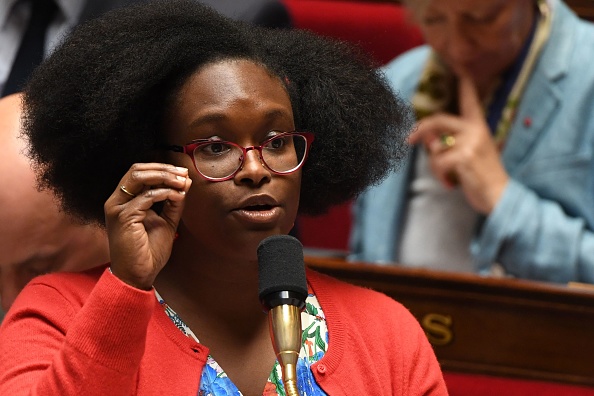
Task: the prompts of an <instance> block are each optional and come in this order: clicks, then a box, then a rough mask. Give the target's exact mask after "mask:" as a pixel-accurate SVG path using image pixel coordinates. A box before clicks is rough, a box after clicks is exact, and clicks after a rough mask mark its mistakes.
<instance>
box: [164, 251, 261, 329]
mask: <svg viewBox="0 0 594 396" xmlns="http://www.w3.org/2000/svg"><path fill="white" fill-rule="evenodd" d="M155 288H156V289H157V290H158V291H159V293H160V294H161V296H162V297H163V299H164V300H165V301H166V302H167V303H168V304H169V305H170V306H171V307H172V308H173V309H174V310H175V311H176V312H178V311H179V312H178V313H179V314H180V316H181V312H182V311H183V312H192V313H194V314H198V313H200V314H201V315H204V316H207V317H210V318H211V319H214V318H215V317H217V318H218V320H221V321H223V322H226V321H237V320H238V319H241V320H243V321H244V322H246V324H247V323H249V322H250V321H253V320H254V318H255V319H256V322H259V319H260V318H259V317H260V316H263V317H265V315H262V307H261V305H260V302H259V298H258V264H257V262H250V261H249V260H241V259H231V258H228V257H224V256H221V255H216V254H209V251H207V250H206V249H197V248H196V244H194V243H193V242H192V241H189V240H186V241H181V240H180V241H176V242H175V243H174V249H173V251H172V254H171V257H170V259H169V261H168V263H167V265H166V266H165V267H164V268H163V270H162V271H161V273H160V274H159V275H158V276H157V279H156V280H155ZM182 318H184V317H183V316H182ZM254 325H258V324H256V323H254Z"/></svg>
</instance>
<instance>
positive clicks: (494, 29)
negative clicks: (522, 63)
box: [411, 0, 536, 85]
mask: <svg viewBox="0 0 594 396" xmlns="http://www.w3.org/2000/svg"><path fill="white" fill-rule="evenodd" d="M413 1H416V0H413ZM535 4H536V3H535V0H480V1H477V0H428V1H425V2H424V3H423V5H416V6H415V5H414V3H411V7H412V8H413V12H414V15H415V18H416V19H417V22H418V23H419V24H420V27H421V30H422V31H423V34H424V36H425V40H426V41H427V43H428V44H429V45H430V46H431V47H432V48H433V49H434V50H435V51H436V52H437V53H438V54H439V55H440V56H441V58H442V59H443V60H444V61H445V62H446V63H447V64H448V65H449V67H450V68H451V69H452V70H453V72H454V73H455V74H457V75H460V74H461V73H464V72H466V73H469V74H470V75H471V76H472V77H473V80H474V81H475V82H476V83H477V84H478V85H484V84H488V83H489V82H493V81H494V80H495V79H496V78H497V77H498V76H499V75H500V74H501V73H502V72H504V71H505V70H506V69H507V68H508V67H509V66H510V65H511V64H512V63H513V62H514V60H515V59H516V57H517V56H518V55H519V52H520V50H521V49H522V46H523V45H524V42H525V41H526V39H527V38H528V36H529V34H530V30H531V26H532V21H533V18H534V15H535V7H536V5H535Z"/></svg>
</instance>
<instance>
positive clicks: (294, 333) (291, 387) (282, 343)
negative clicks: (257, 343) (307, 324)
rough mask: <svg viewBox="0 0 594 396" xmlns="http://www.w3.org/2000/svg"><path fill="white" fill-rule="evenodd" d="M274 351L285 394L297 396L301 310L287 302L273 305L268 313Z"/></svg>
mask: <svg viewBox="0 0 594 396" xmlns="http://www.w3.org/2000/svg"><path fill="white" fill-rule="evenodd" d="M268 324H269V326H270V334H271V335H272V346H273V348H274V353H275V354H276V357H277V359H278V362H279V364H280V365H281V369H282V373H283V383H284V385H285V392H286V394H287V396H299V391H298V389H297V360H298V359H299V350H300V349H301V311H300V309H299V307H296V306H294V305H289V304H283V305H279V306H277V307H274V308H272V309H271V310H270V312H269V313H268Z"/></svg>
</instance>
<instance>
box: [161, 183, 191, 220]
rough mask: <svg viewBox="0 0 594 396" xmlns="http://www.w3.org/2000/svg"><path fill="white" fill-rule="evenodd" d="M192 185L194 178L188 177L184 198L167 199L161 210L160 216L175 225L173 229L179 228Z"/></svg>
mask: <svg viewBox="0 0 594 396" xmlns="http://www.w3.org/2000/svg"><path fill="white" fill-rule="evenodd" d="M191 185H192V179H190V178H189V177H188V178H187V179H186V186H185V188H184V199H182V200H179V201H178V200H167V201H165V205H164V206H163V210H162V211H161V214H160V216H161V217H162V218H164V219H165V220H167V222H168V223H169V224H170V225H171V226H172V227H173V229H174V230H175V229H177V226H178V224H179V221H180V219H181V216H182V213H183V211H184V206H185V202H186V199H185V198H186V195H187V192H188V191H189V189H190V186H191Z"/></svg>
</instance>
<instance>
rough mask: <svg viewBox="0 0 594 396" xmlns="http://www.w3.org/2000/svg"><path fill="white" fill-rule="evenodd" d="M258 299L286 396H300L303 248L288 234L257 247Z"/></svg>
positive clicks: (275, 237)
mask: <svg viewBox="0 0 594 396" xmlns="http://www.w3.org/2000/svg"><path fill="white" fill-rule="evenodd" d="M258 270H259V282H258V283H259V294H258V295H259V297H260V302H261V303H262V306H263V308H264V310H265V312H268V327H269V331H270V338H271V340H272V347H273V348H274V353H275V354H276V358H277V360H278V363H279V364H280V367H281V370H282V378H283V384H284V387H285V393H286V394H287V396H299V389H298V387H297V362H298V361H299V350H300V349H301V333H302V331H301V311H303V310H304V309H305V300H306V298H307V280H306V277H305V265H304V263H303V246H302V245H301V242H299V240H297V239H296V238H294V237H292V236H289V235H273V236H270V237H268V238H265V239H264V240H262V241H261V242H260V245H259V246H258Z"/></svg>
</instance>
